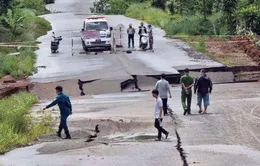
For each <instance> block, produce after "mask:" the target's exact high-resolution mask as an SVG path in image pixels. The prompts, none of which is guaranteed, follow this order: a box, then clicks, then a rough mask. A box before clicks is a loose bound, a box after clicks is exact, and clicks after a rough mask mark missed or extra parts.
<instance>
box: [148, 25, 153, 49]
mask: <svg viewBox="0 0 260 166" xmlns="http://www.w3.org/2000/svg"><path fill="white" fill-rule="evenodd" d="M147 33H148V36H149V49H150V50H151V51H153V28H152V25H151V24H149V25H148V28H147Z"/></svg>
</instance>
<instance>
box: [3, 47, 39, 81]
mask: <svg viewBox="0 0 260 166" xmlns="http://www.w3.org/2000/svg"><path fill="white" fill-rule="evenodd" d="M35 60H36V54H35V53H34V50H32V49H24V50H22V51H21V52H20V55H18V56H13V55H0V77H2V76H4V75H9V74H10V75H12V76H13V77H15V78H19V77H24V76H27V75H30V74H31V73H32V72H33V71H35V67H34V63H35Z"/></svg>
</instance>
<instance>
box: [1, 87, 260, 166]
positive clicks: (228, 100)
mask: <svg viewBox="0 0 260 166" xmlns="http://www.w3.org/2000/svg"><path fill="white" fill-rule="evenodd" d="M244 87H249V88H247V89H245V88H244ZM171 91H172V94H173V98H172V99H169V105H170V107H171V108H172V109H173V110H174V113H175V116H176V117H177V119H176V120H175V121H172V120H171V118H170V117H165V119H164V127H165V128H166V129H167V130H168V131H170V137H169V139H168V140H163V141H162V142H160V143H158V142H154V141H153V138H154V137H155V136H156V130H155V129H154V128H153V106H154V100H153V99H152V98H151V94H150V92H144V93H139V92H136V93H127V92H126V93H114V94H103V95H94V96H89V97H78V98H73V99H72V103H73V106H74V114H73V115H72V116H71V117H70V118H69V126H70V129H71V132H72V135H73V137H74V139H73V140H69V141H66V140H56V139H55V138H56V137H55V136H54V135H53V136H54V138H52V137H46V138H44V139H40V140H41V141H43V142H45V143H42V144H40V145H35V146H31V147H27V148H21V149H16V150H14V151H11V152H10V153H8V154H7V155H5V156H2V157H0V163H2V164H3V165H6V166H8V165H11V164H12V165H13V166H16V165H17V166H18V165H19V166H20V165H26V166H34V165H39V166H45V165H46V166H47V165H48V166H50V165H55V166H64V165H68V166H69V165H71V164H73V165H84V164H85V165H86V164H87V165H93V166H102V165H106V166H120V165H122V163H124V165H127V166H128V165H129V166H132V165H133V166H134V165H136V164H137V163H139V164H140V165H144V166H146V165H151V166H155V165H158V163H163V165H167V166H172V165H176V166H179V165H183V164H182V163H183V161H182V160H181V157H180V155H179V152H178V150H177V149H176V147H175V146H176V145H177V138H176V136H175V134H174V132H175V129H177V131H178V134H179V136H180V142H181V147H182V148H183V150H184V154H185V158H186V160H187V162H188V164H189V165H202V166H208V165H213V166H218V165H220V166H222V165H223V166H224V165H232V166H244V165H248V166H258V165H259V164H260V160H259V156H260V152H259V150H260V144H259V139H260V132H259V126H258V125H259V118H260V109H259V101H260V98H259V97H260V91H259V83H248V84H226V85H215V87H214V91H213V93H212V95H211V106H210V108H209V110H208V111H209V114H207V115H199V114H197V107H196V96H193V101H192V114H193V115H190V116H183V115H182V109H181V102H180V95H179V94H180V87H173V88H171ZM47 103H49V102H46V101H42V102H41V103H40V104H38V105H36V106H35V107H34V108H33V109H32V112H33V113H36V111H37V110H39V109H40V108H42V107H43V106H45V105H46V104H47ZM53 115H54V116H57V115H58V110H57V108H55V111H54V113H53ZM96 124H100V131H101V133H100V135H99V136H98V138H97V140H96V141H93V142H90V143H85V142H84V141H85V140H86V136H85V135H84V134H82V132H78V131H88V129H89V128H93V127H94V125H96ZM138 134H139V137H140V138H141V139H137V136H138ZM134 135H135V136H134ZM145 135H146V136H145ZM148 135H150V136H151V137H148ZM141 136H142V137H141ZM135 137H136V139H134V138H135ZM132 138H133V139H132ZM46 141H47V142H46ZM102 142H106V143H108V145H104V144H102ZM14 158H15V160H13V159H14ZM162 159H163V160H162Z"/></svg>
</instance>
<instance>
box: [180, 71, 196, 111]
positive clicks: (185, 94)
mask: <svg viewBox="0 0 260 166" xmlns="http://www.w3.org/2000/svg"><path fill="white" fill-rule="evenodd" d="M181 86H182V91H181V103H182V107H183V109H184V114H183V115H186V114H187V113H188V114H191V109H190V107H191V98H192V91H191V88H192V86H193V78H192V77H191V76H190V75H189V69H185V70H184V75H183V76H182V77H181ZM186 99H187V104H186Z"/></svg>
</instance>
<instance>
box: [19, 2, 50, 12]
mask: <svg viewBox="0 0 260 166" xmlns="http://www.w3.org/2000/svg"><path fill="white" fill-rule="evenodd" d="M18 8H26V9H31V10H33V11H34V13H35V14H36V15H41V14H45V13H47V10H46V9H45V3H44V0H20V4H19V6H18Z"/></svg>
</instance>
